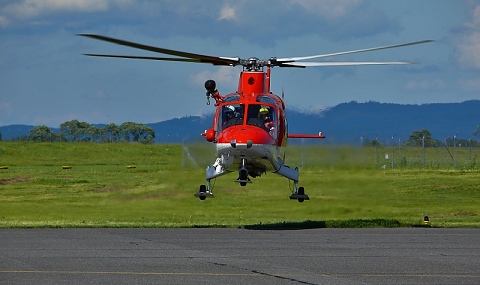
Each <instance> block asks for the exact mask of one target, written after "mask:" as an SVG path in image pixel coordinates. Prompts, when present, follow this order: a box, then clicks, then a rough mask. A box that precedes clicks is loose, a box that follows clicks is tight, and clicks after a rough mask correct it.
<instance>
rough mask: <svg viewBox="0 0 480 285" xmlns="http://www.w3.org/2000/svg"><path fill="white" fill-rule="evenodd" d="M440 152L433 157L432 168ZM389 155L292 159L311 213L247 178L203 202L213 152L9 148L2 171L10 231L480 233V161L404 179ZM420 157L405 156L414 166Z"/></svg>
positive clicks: (328, 150)
mask: <svg viewBox="0 0 480 285" xmlns="http://www.w3.org/2000/svg"><path fill="white" fill-rule="evenodd" d="M186 150H188V151H189V153H190V155H188V154H187V152H186ZM381 151H383V152H380V153H385V152H387V151H388V149H382V150H381ZM440 152H441V150H428V153H427V161H428V162H432V161H435V159H437V161H440V160H438V157H439V154H438V153H440ZM378 153H379V150H378V149H376V150H375V149H373V148H354V147H351V146H342V147H333V146H320V147H296V148H292V149H291V150H289V151H288V152H287V164H288V165H291V166H295V165H298V166H300V171H301V172H300V179H301V181H300V184H301V186H304V187H305V189H306V192H307V194H308V195H309V196H310V199H311V200H310V201H305V202H304V203H298V202H297V201H292V200H289V199H288V196H289V195H290V194H291V192H290V188H289V182H288V180H287V179H285V178H283V177H280V176H278V175H276V174H273V173H267V174H266V175H264V176H262V177H261V178H256V179H253V183H252V184H250V185H247V187H241V186H239V185H238V184H236V183H234V182H233V180H235V179H236V173H232V174H230V175H226V176H223V177H220V178H218V179H217V180H216V181H215V188H214V193H215V198H213V199H207V200H205V201H200V200H199V199H197V198H195V197H194V196H193V194H194V193H195V192H196V191H198V186H199V185H200V184H203V183H204V181H205V165H207V164H209V163H212V162H213V161H214V154H213V151H212V149H211V148H210V147H206V146H205V145H194V146H189V147H188V149H183V148H182V146H181V145H162V144H155V145H143V144H126V143H125V144H122V143H118V144H97V143H19V142H15V143H14V142H0V166H8V169H0V227H2V228H9V227H245V228H315V227H398V226H424V225H423V217H424V216H425V215H428V216H429V218H430V225H429V226H433V227H479V226H480V216H479V214H480V186H479V184H480V183H479V182H478V181H480V179H479V178H480V171H479V170H478V169H477V168H476V165H473V166H472V164H471V163H469V161H470V162H472V161H473V160H472V159H471V158H472V157H473V156H474V155H477V153H476V150H474V152H473V155H472V151H471V150H462V152H460V151H459V152H458V158H459V161H465V163H461V164H457V165H459V167H457V168H456V169H453V166H452V165H451V161H448V159H447V160H445V161H442V163H441V164H440V163H438V164H434V163H429V164H428V165H425V166H423V163H422V164H421V165H422V166H421V167H418V166H415V165H405V164H404V165H403V167H401V166H400V161H401V156H399V157H398V161H399V163H398V167H396V168H395V169H394V170H392V169H391V167H390V165H389V164H388V161H387V162H385V161H384V160H385V159H384V157H383V154H382V158H381V159H379V158H378V157H379V155H378ZM418 153H420V154H421V149H414V148H411V149H402V154H403V156H405V157H408V160H411V161H414V160H415V159H417V158H418ZM412 157H413V158H415V159H413V158H412ZM416 157H417V158H416ZM469 159H470V160H469ZM420 161H422V160H420ZM422 162H423V161H422ZM194 164H197V165H200V166H198V167H195V166H194ZM385 164H387V165H388V166H389V167H384V168H382V166H383V165H385ZM443 164H445V165H443ZM64 165H69V166H72V169H63V167H62V166H64ZM129 165H135V166H136V168H131V169H128V168H127V166H129Z"/></svg>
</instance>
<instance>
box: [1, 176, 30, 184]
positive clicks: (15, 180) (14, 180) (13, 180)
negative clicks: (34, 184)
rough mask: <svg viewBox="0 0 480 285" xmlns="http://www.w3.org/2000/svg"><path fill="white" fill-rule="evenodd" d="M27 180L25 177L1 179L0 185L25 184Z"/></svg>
mask: <svg viewBox="0 0 480 285" xmlns="http://www.w3.org/2000/svg"><path fill="white" fill-rule="evenodd" d="M29 180H30V179H29V178H25V177H16V178H2V179H0V185H8V184H13V183H20V182H27V181H29Z"/></svg>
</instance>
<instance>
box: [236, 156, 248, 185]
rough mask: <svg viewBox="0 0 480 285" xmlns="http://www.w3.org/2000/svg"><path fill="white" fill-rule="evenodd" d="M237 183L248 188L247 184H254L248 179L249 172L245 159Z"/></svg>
mask: <svg viewBox="0 0 480 285" xmlns="http://www.w3.org/2000/svg"><path fill="white" fill-rule="evenodd" d="M235 182H237V183H240V186H247V183H252V181H251V180H250V178H248V170H247V168H246V167H245V159H242V167H240V169H239V170H238V178H237V180H235Z"/></svg>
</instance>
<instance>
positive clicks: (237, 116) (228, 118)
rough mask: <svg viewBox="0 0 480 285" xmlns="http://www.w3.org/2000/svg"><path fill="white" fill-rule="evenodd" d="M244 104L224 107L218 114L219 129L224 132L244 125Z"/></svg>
mask: <svg viewBox="0 0 480 285" xmlns="http://www.w3.org/2000/svg"><path fill="white" fill-rule="evenodd" d="M244 109H245V108H244V105H243V104H231V105H224V106H223V107H222V109H221V111H220V112H219V113H218V116H219V118H218V129H219V130H224V129H226V128H228V127H231V126H235V125H243V111H244Z"/></svg>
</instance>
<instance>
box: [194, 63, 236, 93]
mask: <svg viewBox="0 0 480 285" xmlns="http://www.w3.org/2000/svg"><path fill="white" fill-rule="evenodd" d="M238 74H239V71H238V69H237V68H234V67H231V66H222V67H219V68H218V69H217V71H216V72H211V71H202V72H200V73H197V74H195V75H193V76H191V77H190V81H191V82H192V84H194V85H195V86H199V85H203V84H204V83H205V81H207V80H209V79H213V80H215V81H216V82H217V88H219V87H223V88H222V89H224V90H227V89H226V88H228V89H230V88H232V86H235V84H236V83H237V80H238ZM219 84H221V85H222V86H219ZM228 92H230V91H228ZM220 93H222V92H220Z"/></svg>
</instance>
